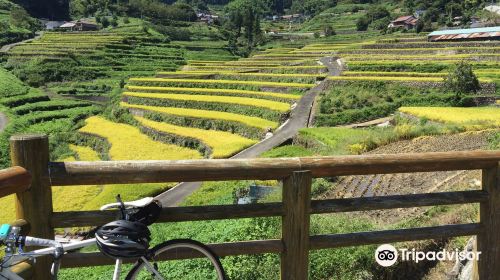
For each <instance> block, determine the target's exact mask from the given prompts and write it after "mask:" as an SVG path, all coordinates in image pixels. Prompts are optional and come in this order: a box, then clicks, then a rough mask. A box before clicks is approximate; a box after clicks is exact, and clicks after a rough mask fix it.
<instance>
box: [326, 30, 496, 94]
mask: <svg viewBox="0 0 500 280" xmlns="http://www.w3.org/2000/svg"><path fill="white" fill-rule="evenodd" d="M417 39H418V38H417ZM417 39H412V38H406V39H405V40H399V39H392V40H388V39H387V40H382V41H378V42H366V43H362V44H358V45H357V47H354V46H351V47H348V48H339V49H338V50H337V52H338V55H339V56H340V57H341V58H342V59H343V60H344V61H345V62H346V65H347V70H348V71H345V72H344V73H343V74H342V77H333V78H332V79H334V80H342V81H381V82H405V83H415V84H418V83H427V84H429V83H440V82H442V81H443V79H442V78H444V77H446V75H447V72H448V71H449V70H450V69H451V68H452V67H453V66H454V65H455V64H456V63H459V62H461V61H467V62H468V63H470V64H471V65H472V67H473V69H474V71H475V73H476V75H477V76H478V77H479V79H480V81H481V82H482V83H483V84H485V85H486V87H487V88H492V87H493V88H494V87H495V85H494V84H492V83H496V84H497V87H498V84H499V81H500V79H499V76H498V75H497V74H498V73H496V72H495V71H496V69H497V68H498V67H499V66H500V65H499V63H500V61H499V58H500V56H499V55H498V49H499V48H500V44H498V43H495V42H491V43H477V42H460V43H430V42H425V41H422V40H417ZM321 47H326V46H325V45H323V46H321ZM336 47H337V46H336ZM488 84H489V85H488ZM436 85H437V84H436ZM487 92H488V93H491V90H487Z"/></svg>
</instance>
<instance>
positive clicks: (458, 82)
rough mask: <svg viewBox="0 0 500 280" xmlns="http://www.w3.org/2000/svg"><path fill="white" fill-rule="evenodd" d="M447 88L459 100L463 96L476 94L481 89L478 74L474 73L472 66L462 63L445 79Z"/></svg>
mask: <svg viewBox="0 0 500 280" xmlns="http://www.w3.org/2000/svg"><path fill="white" fill-rule="evenodd" d="M445 88H446V89H447V90H449V91H451V92H454V93H455V97H456V98H457V99H459V98H460V96H461V95H462V94H467V93H476V92H477V91H478V90H480V89H481V86H480V84H479V80H478V79H477V76H476V74H474V71H472V65H471V64H469V63H467V62H465V61H462V62H460V63H458V64H456V65H455V66H454V67H453V69H452V70H451V71H450V72H449V73H448V76H447V77H446V78H445Z"/></svg>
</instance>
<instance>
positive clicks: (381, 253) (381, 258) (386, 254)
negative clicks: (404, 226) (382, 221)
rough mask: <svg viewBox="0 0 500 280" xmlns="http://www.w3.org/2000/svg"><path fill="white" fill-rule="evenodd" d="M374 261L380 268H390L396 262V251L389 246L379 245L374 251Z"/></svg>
mask: <svg viewBox="0 0 500 280" xmlns="http://www.w3.org/2000/svg"><path fill="white" fill-rule="evenodd" d="M375 260H376V261H377V263H378V264H379V265H381V266H384V267H388V266H391V265H393V264H394V263H396V261H397V260H398V251H397V250H396V248H394V246H392V245H390V244H383V245H380V246H378V248H377V250H376V251H375Z"/></svg>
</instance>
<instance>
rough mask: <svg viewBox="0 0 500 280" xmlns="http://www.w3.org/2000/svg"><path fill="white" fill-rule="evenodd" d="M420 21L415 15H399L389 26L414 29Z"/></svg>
mask: <svg viewBox="0 0 500 280" xmlns="http://www.w3.org/2000/svg"><path fill="white" fill-rule="evenodd" d="M417 22H418V18H416V17H415V16H413V15H411V16H402V17H398V18H397V19H395V20H393V21H391V23H389V25H388V26H387V27H388V28H404V29H413V28H414V27H415V26H416V25H417Z"/></svg>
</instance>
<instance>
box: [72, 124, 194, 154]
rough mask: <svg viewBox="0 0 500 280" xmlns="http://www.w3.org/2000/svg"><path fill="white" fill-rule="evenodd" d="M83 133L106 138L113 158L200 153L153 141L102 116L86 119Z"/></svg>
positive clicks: (124, 125) (137, 131) (133, 129)
mask: <svg viewBox="0 0 500 280" xmlns="http://www.w3.org/2000/svg"><path fill="white" fill-rule="evenodd" d="M85 123H86V124H85V126H84V127H82V128H80V130H79V131H80V132H81V133H84V134H85V133H86V134H90V135H94V136H97V137H100V138H103V139H105V140H106V141H107V142H109V144H110V145H111V148H110V149H109V156H110V158H111V159H113V160H126V159H134V160H153V159H157V160H159V159H163V160H165V159H196V158H200V157H201V156H200V154H199V153H198V152H197V151H195V150H191V149H187V148H183V147H179V146H176V145H169V144H164V143H161V142H158V141H153V140H152V139H150V138H149V137H147V136H146V135H144V134H142V133H141V132H140V130H139V129H138V128H136V127H134V126H131V125H128V124H120V123H114V122H111V121H108V120H106V119H104V118H102V117H90V118H88V119H86V120H85Z"/></svg>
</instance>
